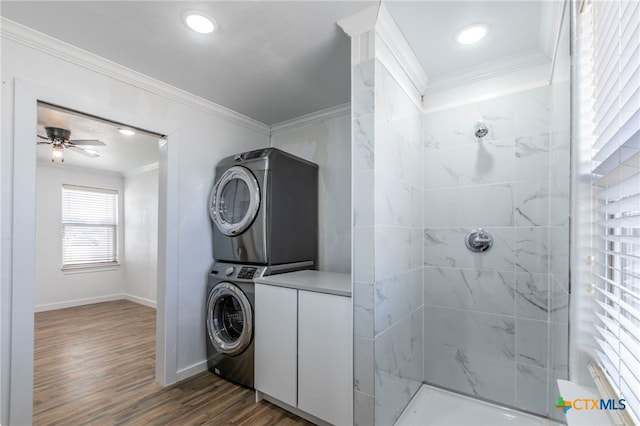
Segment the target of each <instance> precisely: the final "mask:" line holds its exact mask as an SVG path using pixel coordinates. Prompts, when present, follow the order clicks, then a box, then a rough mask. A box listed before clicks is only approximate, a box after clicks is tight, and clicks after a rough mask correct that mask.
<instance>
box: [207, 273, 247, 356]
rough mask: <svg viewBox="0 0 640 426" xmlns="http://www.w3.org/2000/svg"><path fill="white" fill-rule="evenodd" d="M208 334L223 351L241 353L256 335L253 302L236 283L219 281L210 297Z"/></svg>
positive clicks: (231, 353) (225, 352)
mask: <svg viewBox="0 0 640 426" xmlns="http://www.w3.org/2000/svg"><path fill="white" fill-rule="evenodd" d="M207 334H208V335H209V340H210V341H211V344H212V345H213V347H214V348H215V349H216V350H217V351H218V352H220V353H221V354H224V355H228V356H234V355H239V354H241V353H242V352H243V351H244V350H245V349H247V347H249V345H250V344H251V339H252V337H253V312H252V310H251V303H250V302H249V299H247V296H246V295H245V294H244V293H243V292H242V290H240V288H239V287H238V286H236V285H234V284H232V283H228V282H221V283H219V284H217V285H216V286H215V287H214V288H213V290H211V293H210V294H209V299H208V300H207Z"/></svg>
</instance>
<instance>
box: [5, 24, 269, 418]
mask: <svg viewBox="0 0 640 426" xmlns="http://www.w3.org/2000/svg"><path fill="white" fill-rule="evenodd" d="M2 26H3V28H2V52H1V55H2V57H1V66H2V68H1V71H2V98H1V99H2V100H1V102H2V105H1V114H2V115H1V130H0V132H1V133H0V137H1V139H0V140H1V145H0V161H1V162H2V163H1V168H0V169H1V172H0V173H1V179H2V180H1V183H2V192H1V193H2V196H1V197H2V203H1V205H2V207H1V208H2V216H1V218H2V224H1V241H2V276H1V278H2V281H1V286H0V287H1V288H0V294H1V297H2V299H1V301H0V302H1V303H2V306H1V310H2V327H3V328H2V336H1V341H0V347H1V349H0V351H1V352H0V355H1V361H2V362H1V368H2V377H3V382H2V386H3V388H2V401H1V403H2V404H1V406H0V409H1V411H2V412H1V413H0V414H1V418H0V421H1V422H2V423H3V424H8V423H9V420H8V419H9V416H10V417H11V418H12V422H13V423H17V424H20V423H30V419H31V410H32V408H31V407H32V404H31V398H32V394H31V386H32V384H31V383H32V368H33V363H32V361H31V359H32V358H33V315H32V314H31V312H32V310H33V288H32V287H33V283H32V281H31V280H32V279H33V278H32V277H31V275H30V273H29V271H30V270H33V269H34V267H35V265H34V264H35V260H34V258H33V257H32V255H31V253H34V250H32V249H30V247H32V246H33V241H32V239H33V237H32V236H31V232H32V231H31V230H32V229H33V225H34V224H33V222H32V220H31V217H32V215H33V214H34V213H33V211H31V212H30V211H28V210H30V209H32V208H33V201H31V200H30V197H31V194H32V193H33V194H34V195H35V144H34V145H33V146H32V147H31V146H30V145H29V143H32V142H33V141H34V140H35V132H36V105H35V100H33V101H32V98H33V97H35V98H37V99H40V100H43V101H47V102H49V103H53V104H56V105H60V106H63V107H67V108H70V109H74V110H78V111H82V112H86V113H89V114H93V115H96V116H99V117H104V118H106V119H110V120H113V121H117V122H122V123H127V124H130V125H132V126H136V127H140V128H144V129H149V130H151V131H154V132H157V133H161V134H165V135H169V138H168V140H169V143H168V145H167V149H168V159H167V162H168V164H169V165H168V166H167V167H169V169H168V171H165V172H162V170H161V173H160V174H161V176H164V174H167V180H168V182H167V185H168V187H169V189H168V193H169V194H170V195H169V199H168V201H167V204H168V205H169V207H168V209H171V210H170V212H169V213H168V216H169V218H168V219H167V220H168V221H169V222H170V223H175V224H176V226H175V229H173V228H171V229H168V230H167V233H168V235H167V239H168V240H169V241H176V243H175V244H174V245H172V247H169V249H170V250H175V253H174V252H172V253H170V256H172V257H175V258H176V259H177V260H176V265H175V267H172V269H171V270H170V271H166V273H167V276H168V278H167V282H168V283H169V284H170V285H169V284H168V288H169V287H170V288H169V290H170V294H167V295H166V304H167V306H168V308H167V309H168V310H169V311H170V312H168V314H167V315H169V316H170V317H172V318H176V323H171V324H168V325H167V327H166V330H164V332H165V334H166V336H167V337H166V339H167V342H166V345H167V349H166V354H167V357H168V358H167V359H166V360H164V361H163V362H165V363H166V365H167V366H168V367H167V370H166V371H165V373H166V377H165V380H166V381H167V382H169V383H170V382H172V381H175V380H177V379H179V378H181V377H186V376H188V375H190V374H193V373H194V372H197V371H200V370H203V369H205V368H206V361H205V360H206V351H205V340H204V337H203V336H204V335H205V334H204V321H203V315H202V312H203V310H204V303H205V301H204V298H205V296H204V293H205V284H206V273H207V270H208V268H209V266H210V264H211V261H212V247H211V234H210V223H209V218H208V216H207V213H206V201H207V195H208V193H209V189H210V187H211V184H212V182H213V176H214V166H215V164H216V163H217V162H218V161H219V160H220V159H222V158H223V157H225V156H228V155H231V154H233V153H236V152H242V151H249V150H252V149H258V148H262V147H266V146H268V144H269V139H268V130H269V129H268V127H267V126H265V125H262V124H261V123H257V122H255V121H254V120H251V119H248V118H246V117H242V116H240V115H239V114H235V113H233V112H230V111H228V110H226V109H224V108H223V107H220V106H216V105H213V104H211V103H209V102H207V101H205V100H203V99H200V98H197V97H195V96H191V95H189V94H186V93H184V92H182V91H179V90H177V89H174V88H170V87H168V86H167V85H164V84H162V83H159V82H157V81H154V80H152V79H149V78H147V77H145V76H142V75H140V74H138V73H135V72H133V71H131V70H126V69H123V68H122V67H120V66H118V65H116V64H113V63H111V62H108V61H105V60H104V59H102V58H99V57H96V56H94V55H91V54H89V53H87V52H84V51H81V50H79V49H75V48H73V47H70V46H68V45H65V44H63V43H60V42H58V41H56V40H54V39H50V38H47V37H44V36H42V35H38V34H34V33H33V32H30V31H29V30H28V29H24V28H21V27H19V26H16V25H13V26H12V25H10V23H7V21H6V20H3V21H2ZM16 102H17V104H18V105H20V106H19V109H15V108H14V106H15V105H16V104H15V103H16ZM15 117H18V118H16V120H14V118H15ZM31 121H32V122H33V134H32V135H31V134H30V132H29V130H28V129H29V128H31V124H30V122H31ZM14 129H15V130H14ZM14 131H15V133H14ZM31 152H32V153H33V158H32V159H29V158H26V157H29V156H30V153H31ZM14 156H15V158H16V160H15V161H14ZM16 181H19V182H22V183H25V186H24V187H20V188H18V187H15V185H14V182H16ZM34 198H35V197H34ZM20 206H25V207H24V208H25V209H26V211H20V210H19V209H20V208H21V207H20ZM14 207H15V208H14ZM16 209H17V210H16ZM25 236H26V238H24V237H25ZM30 240H31V241H30ZM173 246H175V247H173ZM161 267H166V265H161ZM22 278H24V281H22ZM12 318H14V319H15V323H11V319H12ZM158 356H164V352H163V354H158ZM10 372H11V373H12V377H9V373H10ZM10 405H11V407H12V408H13V409H12V410H11V413H9V406H10Z"/></svg>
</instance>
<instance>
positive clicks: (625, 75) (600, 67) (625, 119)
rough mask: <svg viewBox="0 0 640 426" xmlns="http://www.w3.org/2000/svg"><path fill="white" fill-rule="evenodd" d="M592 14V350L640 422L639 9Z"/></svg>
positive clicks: (595, 8) (601, 6) (601, 9)
mask: <svg viewBox="0 0 640 426" xmlns="http://www.w3.org/2000/svg"><path fill="white" fill-rule="evenodd" d="M591 6H592V22H593V51H594V54H595V57H594V59H595V61H594V63H593V76H594V81H593V83H594V85H595V93H594V117H595V120H594V126H595V132H594V136H595V143H594V145H593V156H592V160H593V172H592V177H593V189H594V201H595V203H594V207H595V209H594V220H595V223H594V226H595V232H596V236H597V239H596V242H595V245H596V247H595V249H596V251H595V256H596V264H595V265H596V266H595V268H594V275H595V283H596V290H597V291H596V294H595V297H596V301H597V312H596V315H597V318H598V320H597V324H596V329H597V333H596V341H597V346H598V347H597V350H598V353H599V357H600V362H601V364H602V366H603V368H604V369H605V371H606V373H607V375H608V376H609V380H610V381H611V382H612V384H613V385H614V386H615V387H617V390H618V391H619V392H620V394H621V397H622V398H624V399H626V400H627V407H628V408H630V409H631V410H632V411H633V412H634V414H635V416H636V417H640V2H638V1H637V0H631V1H593V2H592V5H591Z"/></svg>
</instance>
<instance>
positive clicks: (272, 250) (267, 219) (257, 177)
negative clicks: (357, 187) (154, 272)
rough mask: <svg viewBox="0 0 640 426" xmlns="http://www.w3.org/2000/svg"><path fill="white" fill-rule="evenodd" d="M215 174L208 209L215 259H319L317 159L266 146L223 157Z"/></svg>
mask: <svg viewBox="0 0 640 426" xmlns="http://www.w3.org/2000/svg"><path fill="white" fill-rule="evenodd" d="M215 174H216V179H215V182H214V185H213V188H212V190H211V195H210V197H209V214H210V216H211V220H212V221H213V224H214V226H213V254H214V258H215V260H216V261H221V262H232V263H248V264H256V265H278V264H285V263H293V262H302V261H309V260H310V261H314V262H316V261H317V252H318V166H317V165H316V164H314V163H311V162H309V161H306V160H304V159H302V158H298V157H296V156H294V155H291V154H288V153H286V152H284V151H281V150H279V149H276V148H266V149H259V150H255V151H249V152H244V153H241V154H237V155H233V156H230V157H227V158H225V159H223V160H222V161H221V162H220V163H219V164H218V165H217V166H216V172H215Z"/></svg>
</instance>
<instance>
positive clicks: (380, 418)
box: [374, 372, 422, 426]
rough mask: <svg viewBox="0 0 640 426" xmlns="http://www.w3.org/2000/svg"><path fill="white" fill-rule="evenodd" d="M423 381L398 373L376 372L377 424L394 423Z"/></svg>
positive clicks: (383, 425)
mask: <svg viewBox="0 0 640 426" xmlns="http://www.w3.org/2000/svg"><path fill="white" fill-rule="evenodd" d="M421 384H422V383H421V382H418V381H415V380H410V379H406V378H404V377H401V376H399V375H397V374H389V373H385V372H380V373H377V374H376V386H375V389H376V390H375V392H376V398H375V423H374V424H375V425H378V426H389V425H393V424H394V423H395V422H396V420H397V419H398V417H400V415H401V414H402V412H403V411H404V409H405V407H406V406H407V404H409V401H411V398H413V396H414V395H415V394H416V392H417V391H418V389H420V385H421Z"/></svg>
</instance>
